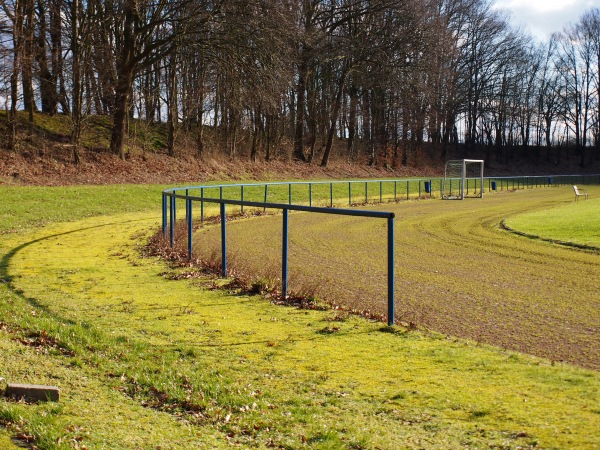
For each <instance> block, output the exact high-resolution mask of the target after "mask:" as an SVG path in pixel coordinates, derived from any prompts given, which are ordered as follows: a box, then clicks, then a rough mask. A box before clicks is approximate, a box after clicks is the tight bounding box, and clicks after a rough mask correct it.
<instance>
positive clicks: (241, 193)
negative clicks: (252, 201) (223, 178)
mask: <svg viewBox="0 0 600 450" xmlns="http://www.w3.org/2000/svg"><path fill="white" fill-rule="evenodd" d="M240 200H241V201H244V185H243V184H242V187H241V192H240ZM241 207H242V214H244V204H243V203H242V205H241Z"/></svg>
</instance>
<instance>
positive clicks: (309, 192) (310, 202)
mask: <svg viewBox="0 0 600 450" xmlns="http://www.w3.org/2000/svg"><path fill="white" fill-rule="evenodd" d="M308 206H312V183H308Z"/></svg>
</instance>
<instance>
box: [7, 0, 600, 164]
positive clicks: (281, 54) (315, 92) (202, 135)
mask: <svg viewBox="0 0 600 450" xmlns="http://www.w3.org/2000/svg"><path fill="white" fill-rule="evenodd" d="M0 8H1V10H0V33H1V44H0V100H2V101H3V102H4V104H5V109H6V121H7V126H6V130H7V132H6V134H5V135H4V136H2V137H1V142H0V143H1V145H2V146H3V147H4V148H5V149H6V150H0V151H10V150H11V149H14V148H15V146H16V144H17V139H18V137H17V136H18V134H17V128H18V120H17V117H18V114H17V113H18V112H19V111H27V112H29V115H28V117H29V121H30V122H32V123H33V122H34V121H35V117H36V116H35V115H34V112H37V111H40V112H42V113H45V114H48V115H54V114H63V115H66V116H68V117H69V118H70V119H71V120H70V121H69V123H70V130H69V134H70V140H71V148H72V149H73V150H72V156H73V161H74V162H76V163H77V162H78V161H79V154H80V148H81V133H82V129H83V127H84V126H85V123H86V120H88V118H90V117H92V116H98V115H104V116H108V117H110V119H111V122H110V123H111V139H110V151H112V152H114V153H115V154H118V155H119V156H120V157H122V158H124V157H125V156H126V153H127V151H128V148H127V145H126V141H125V136H127V133H128V131H129V126H130V123H131V122H132V121H133V120H135V121H136V122H138V121H142V122H143V123H148V124H157V123H160V124H163V125H164V126H165V127H166V129H167V130H168V131H167V135H168V139H166V143H165V147H166V151H167V152H168V153H169V155H172V156H177V153H178V147H177V145H176V142H177V137H178V136H179V135H180V134H182V133H185V134H186V135H188V136H189V135H193V136H194V152H195V153H196V154H197V156H198V157H199V158H201V157H202V156H203V155H204V154H205V153H206V136H207V131H208V130H210V135H211V136H214V135H215V134H216V135H218V136H219V142H220V151H221V152H222V153H224V154H225V155H227V156H229V157H231V158H242V157H243V158H247V157H249V158H250V159H251V160H253V161H256V160H258V159H264V160H271V159H276V158H279V157H281V156H282V154H283V153H285V154H287V155H289V156H291V157H293V158H295V159H297V160H301V161H306V162H314V163H319V164H321V165H322V166H326V165H327V164H328V162H329V160H330V157H331V153H332V148H333V144H334V142H336V145H337V147H338V148H339V146H340V142H342V143H343V154H344V156H345V157H347V158H348V159H349V160H357V159H360V160H365V159H366V160H367V161H368V162H369V163H371V164H376V165H391V166H392V167H396V166H398V165H401V164H403V165H407V164H415V163H416V162H417V161H418V159H419V155H420V152H421V151H422V149H423V148H424V147H427V148H428V151H429V152H431V149H433V152H434V153H435V155H436V157H439V159H440V160H442V161H443V160H444V159H445V158H446V157H447V152H448V149H449V147H451V146H452V145H454V144H457V143H460V144H461V145H463V146H464V147H465V148H466V149H472V148H475V147H477V148H479V149H484V152H485V154H486V159H495V160H507V159H510V158H511V155H512V152H513V151H514V149H515V148H518V149H519V151H521V152H528V153H530V154H531V156H532V157H533V158H546V157H547V155H549V154H550V152H549V151H547V149H549V148H550V147H553V148H554V149H555V150H554V151H555V152H556V148H559V149H560V148H562V149H565V150H563V151H565V152H572V153H573V154H576V155H577V158H578V160H579V161H580V165H581V167H586V166H588V165H589V164H591V163H592V161H594V160H598V159H600V150H599V148H600V129H599V120H598V119H599V117H600V9H598V8H595V9H590V10H589V11H587V12H586V13H585V14H584V15H583V16H582V17H581V18H580V19H579V21H578V22H577V23H574V24H571V25H569V26H567V27H566V28H565V29H564V30H560V31H558V30H557V32H556V33H555V34H554V35H552V37H551V38H550V39H549V40H548V41H547V42H538V41H536V40H534V39H533V38H532V37H531V36H529V35H528V34H527V32H525V31H523V30H520V29H517V28H515V27H514V26H513V25H511V21H510V17H509V16H507V15H506V14H505V13H503V12H501V11H499V10H496V9H494V8H492V6H491V2H490V1H488V0H368V1H361V0H333V1H331V0H330V1H323V0H213V1H209V0H171V1H168V0H0ZM20 114H22V112H21V113H20Z"/></svg>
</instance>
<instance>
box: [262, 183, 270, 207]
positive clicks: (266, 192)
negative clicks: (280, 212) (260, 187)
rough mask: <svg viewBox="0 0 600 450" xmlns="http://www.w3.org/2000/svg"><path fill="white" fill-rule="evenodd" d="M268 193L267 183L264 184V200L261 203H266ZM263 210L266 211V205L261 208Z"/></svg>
mask: <svg viewBox="0 0 600 450" xmlns="http://www.w3.org/2000/svg"><path fill="white" fill-rule="evenodd" d="M268 193H269V185H268V184H265V201H264V202H263V203H267V195H268ZM263 212H267V207H266V206H265V207H264V208H263Z"/></svg>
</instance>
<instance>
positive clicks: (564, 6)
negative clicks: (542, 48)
mask: <svg viewBox="0 0 600 450" xmlns="http://www.w3.org/2000/svg"><path fill="white" fill-rule="evenodd" d="M494 8H499V9H505V10H508V11H509V12H510V14H511V17H512V21H513V23H514V25H517V26H519V25H521V26H523V28H524V29H525V30H529V32H530V33H531V34H532V35H533V36H534V37H536V38H537V39H539V40H541V41H545V40H547V39H548V38H549V37H550V35H551V34H552V33H553V32H554V31H562V29H563V27H564V26H565V25H567V24H569V23H575V22H578V21H579V18H580V17H581V16H582V14H583V13H584V12H585V11H587V10H589V9H591V8H600V0H496V1H495V2H494Z"/></svg>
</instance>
